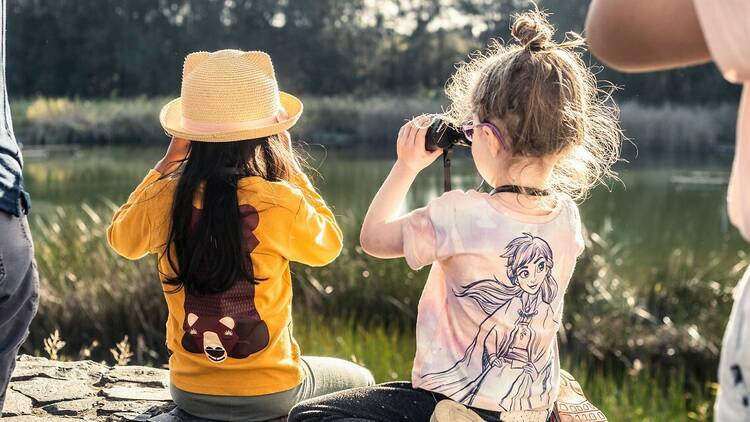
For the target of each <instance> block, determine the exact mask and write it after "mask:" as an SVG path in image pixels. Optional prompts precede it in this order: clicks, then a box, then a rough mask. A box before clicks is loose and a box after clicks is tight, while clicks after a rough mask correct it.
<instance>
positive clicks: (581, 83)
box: [445, 9, 622, 200]
mask: <svg viewBox="0 0 750 422" xmlns="http://www.w3.org/2000/svg"><path fill="white" fill-rule="evenodd" d="M511 34H512V35H513V37H514V38H515V39H516V40H517V43H513V44H510V45H503V44H501V43H499V42H497V41H493V42H492V44H491V45H490V46H489V48H488V49H487V51H486V52H476V53H474V54H473V55H471V56H470V59H469V60H468V61H467V62H463V63H461V64H460V65H459V66H458V67H457V70H456V73H455V74H454V75H453V76H452V77H451V79H450V80H449V81H448V84H447V86H446V94H447V95H448V98H449V99H450V100H451V107H450V108H449V109H448V111H447V112H446V115H445V118H446V120H448V121H449V122H451V123H453V124H455V125H460V124H461V123H463V122H465V121H466V120H467V119H468V118H470V117H471V116H473V115H477V116H478V118H479V121H480V122H490V123H493V124H494V125H495V126H497V127H498V128H499V129H500V131H501V133H502V134H503V136H505V137H506V138H507V140H508V141H509V144H510V149H511V153H512V155H513V156H515V157H535V158H541V157H547V156H551V155H560V158H559V160H558V161H557V162H556V164H555V166H554V168H553V171H552V175H551V178H550V180H549V185H548V186H547V188H549V189H551V190H552V191H554V192H563V193H567V194H568V195H570V196H571V197H572V198H573V199H575V200H581V199H583V198H585V197H586V195H587V194H588V192H589V191H590V190H591V189H592V188H593V187H594V186H596V185H597V184H599V183H604V182H605V181H606V179H607V178H610V177H611V178H615V177H616V173H614V171H613V170H612V165H613V164H614V163H615V162H616V161H617V160H618V158H619V155H620V144H621V140H622V131H621V129H620V126H619V123H618V117H619V110H618V109H617V107H616V106H615V104H614V102H613V101H612V100H611V95H610V92H608V91H605V90H603V89H601V88H600V87H599V85H598V83H597V80H596V77H595V75H594V73H593V72H592V71H591V69H590V68H589V67H588V66H587V65H586V63H585V62H584V61H583V58H582V52H581V50H582V49H583V47H584V45H585V41H584V39H583V38H582V37H581V36H580V35H578V34H576V33H573V32H569V33H567V34H566V37H565V40H564V41H562V42H560V43H557V42H555V41H554V40H553V39H552V36H553V34H554V27H553V26H552V25H551V24H550V23H549V21H548V20H547V15H546V14H545V13H544V12H542V11H539V10H538V9H537V10H533V11H528V12H524V13H521V14H517V15H515V16H514V20H513V24H512V26H511ZM476 123H479V122H476Z"/></svg>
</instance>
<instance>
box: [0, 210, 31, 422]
mask: <svg viewBox="0 0 750 422" xmlns="http://www.w3.org/2000/svg"><path fill="white" fill-rule="evenodd" d="M38 303H39V276H38V275H37V271H36V262H35V261H34V245H33V243H32V241H31V233H30V232H29V225H28V223H27V221H26V217H25V216H21V217H16V216H14V215H10V214H7V213H5V212H2V211H0V415H2V410H3V403H4V402H5V390H6V389H7V388H8V382H9V381H10V375H11V373H12V372H13V369H14V368H15V366H16V354H17V353H18V349H19V347H21V344H22V343H23V342H24V340H26V336H27V335H28V330H29V324H30V323H31V319H32V318H33V317H34V315H35V314H36V310H37V305H38Z"/></svg>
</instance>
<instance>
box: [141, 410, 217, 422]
mask: <svg viewBox="0 0 750 422" xmlns="http://www.w3.org/2000/svg"><path fill="white" fill-rule="evenodd" d="M149 422H213V421H211V420H210V419H201V418H197V417H195V416H193V415H191V414H189V413H186V412H183V411H182V410H180V409H178V408H176V407H175V408H174V409H172V411H171V412H169V413H163V414H161V415H158V416H155V417H153V418H151V419H149Z"/></svg>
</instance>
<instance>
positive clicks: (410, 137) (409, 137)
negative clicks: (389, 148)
mask: <svg viewBox="0 0 750 422" xmlns="http://www.w3.org/2000/svg"><path fill="white" fill-rule="evenodd" d="M408 126H409V127H408V128H407V129H406V134H405V136H404V138H405V140H406V145H407V146H409V147H413V146H414V133H415V130H416V128H415V127H414V120H412V121H411V122H409V123H408Z"/></svg>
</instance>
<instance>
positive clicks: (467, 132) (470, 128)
mask: <svg viewBox="0 0 750 422" xmlns="http://www.w3.org/2000/svg"><path fill="white" fill-rule="evenodd" d="M483 127H488V128H490V130H491V131H492V133H493V134H494V135H495V137H496V138H497V139H498V140H499V141H500V143H501V144H502V145H503V148H505V149H508V144H507V143H505V138H503V135H501V134H500V130H499V129H498V128H497V126H495V125H493V124H492V123H479V124H476V125H475V124H472V123H465V124H463V125H461V132H463V134H464V136H465V137H466V140H467V141H468V144H469V145H471V143H472V142H473V140H472V139H471V138H472V137H473V136H474V130H475V129H479V128H483Z"/></svg>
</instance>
